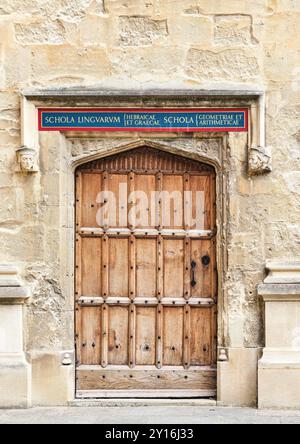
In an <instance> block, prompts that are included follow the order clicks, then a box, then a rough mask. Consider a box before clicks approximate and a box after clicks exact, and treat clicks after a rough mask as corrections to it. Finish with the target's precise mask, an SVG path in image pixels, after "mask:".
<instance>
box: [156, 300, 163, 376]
mask: <svg viewBox="0 0 300 444" xmlns="http://www.w3.org/2000/svg"><path fill="white" fill-rule="evenodd" d="M156 316H157V318H156V367H157V368H159V369H160V368H162V366H163V346H164V345H163V344H164V343H163V334H164V307H163V306H162V304H158V306H157V313H156Z"/></svg>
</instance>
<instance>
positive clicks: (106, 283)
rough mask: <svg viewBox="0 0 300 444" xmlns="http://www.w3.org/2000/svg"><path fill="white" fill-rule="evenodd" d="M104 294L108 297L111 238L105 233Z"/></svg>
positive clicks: (103, 251)
mask: <svg viewBox="0 0 300 444" xmlns="http://www.w3.org/2000/svg"><path fill="white" fill-rule="evenodd" d="M101 268H102V273H101V276H102V296H103V298H104V299H107V298H108V296H109V238H108V236H107V235H104V236H103V238H102V267H101Z"/></svg>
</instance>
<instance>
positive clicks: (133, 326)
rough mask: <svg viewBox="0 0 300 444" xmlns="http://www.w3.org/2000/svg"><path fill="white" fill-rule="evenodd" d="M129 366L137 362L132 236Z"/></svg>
mask: <svg viewBox="0 0 300 444" xmlns="http://www.w3.org/2000/svg"><path fill="white" fill-rule="evenodd" d="M129 244H130V245H129V298H130V299H131V302H132V303H131V305H130V307H129V338H128V341H129V355H128V359H129V367H130V368H133V367H134V366H135V362H136V345H135V343H136V307H135V305H134V304H133V302H134V300H135V298H136V239H135V236H131V237H130V240H129Z"/></svg>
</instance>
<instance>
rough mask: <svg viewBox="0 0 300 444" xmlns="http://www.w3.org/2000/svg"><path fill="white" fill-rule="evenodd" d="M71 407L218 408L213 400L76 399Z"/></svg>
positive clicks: (70, 404) (71, 403)
mask: <svg viewBox="0 0 300 444" xmlns="http://www.w3.org/2000/svg"><path fill="white" fill-rule="evenodd" d="M68 405H69V406H70V407H153V406H154V407H156V406H157V407H165V406H167V407H168V406H169V407H177V406H178V407H217V401H216V400H213V399H121V398H120V399H75V400H74V401H71V402H70V403H69V404H68Z"/></svg>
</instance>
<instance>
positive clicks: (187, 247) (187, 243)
mask: <svg viewBox="0 0 300 444" xmlns="http://www.w3.org/2000/svg"><path fill="white" fill-rule="evenodd" d="M191 262H192V259H191V239H190V238H189V237H187V238H186V239H185V240H184V297H185V299H186V300H189V299H190V297H191V280H192V275H191V271H192V270H191Z"/></svg>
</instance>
